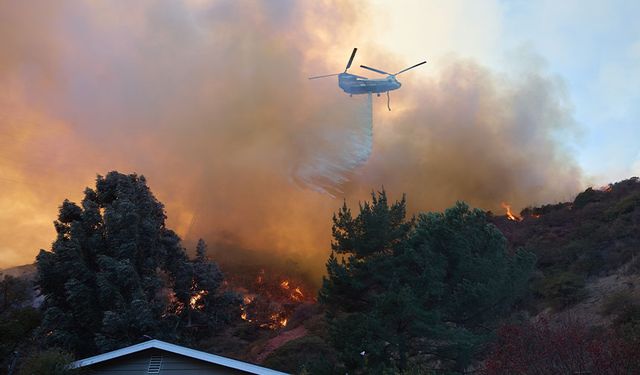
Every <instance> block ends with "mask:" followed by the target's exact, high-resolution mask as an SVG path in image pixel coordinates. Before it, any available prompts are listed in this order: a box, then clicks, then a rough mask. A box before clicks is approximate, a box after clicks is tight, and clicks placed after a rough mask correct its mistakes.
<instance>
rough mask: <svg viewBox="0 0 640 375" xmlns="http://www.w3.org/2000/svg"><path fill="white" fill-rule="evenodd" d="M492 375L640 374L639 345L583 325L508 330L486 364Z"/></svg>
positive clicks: (527, 326) (530, 324)
mask: <svg viewBox="0 0 640 375" xmlns="http://www.w3.org/2000/svg"><path fill="white" fill-rule="evenodd" d="M486 372H487V375H494V374H495V375H502V374H526V375H547V374H549V375H550V374H601V375H617V374H620V375H622V374H629V375H631V374H637V373H639V372H640V346H639V345H638V342H637V341H636V342H634V341H629V340H624V339H623V338H621V337H620V336H619V335H616V334H615V332H612V331H602V330H600V331H598V330H594V329H590V328H589V327H588V326H587V325H585V324H584V323H582V322H579V321H566V320H565V321H562V322H560V323H556V324H550V323H549V322H548V321H547V320H545V319H540V320H538V321H534V322H526V323H522V324H512V325H505V326H503V327H501V328H500V330H499V331H498V340H497V342H496V343H495V345H494V346H493V350H492V352H491V354H490V355H489V357H488V358H487V361H486Z"/></svg>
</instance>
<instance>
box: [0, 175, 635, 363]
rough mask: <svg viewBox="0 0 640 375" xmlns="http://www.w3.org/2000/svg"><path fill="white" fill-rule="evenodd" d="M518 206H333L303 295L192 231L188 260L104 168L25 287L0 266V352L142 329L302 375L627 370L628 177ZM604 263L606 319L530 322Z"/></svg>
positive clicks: (158, 216)
mask: <svg viewBox="0 0 640 375" xmlns="http://www.w3.org/2000/svg"><path fill="white" fill-rule="evenodd" d="M521 216H522V217H523V219H522V220H521V221H513V220H508V219H507V218H506V217H502V216H495V215H493V214H491V213H487V212H484V211H481V210H477V209H471V208H469V207H468V206H467V205H466V204H464V203H457V204H456V205H454V206H453V207H451V208H449V209H447V210H445V211H444V212H442V213H421V214H418V215H417V216H416V217H411V218H409V217H407V215H406V201H405V199H404V197H403V198H402V199H401V200H400V201H396V202H393V203H390V202H389V201H388V199H387V196H386V193H385V192H384V191H382V192H379V193H375V194H372V196H371V201H370V202H364V203H362V204H361V205H360V206H359V207H358V211H357V213H352V211H351V210H350V209H349V208H348V207H347V205H346V202H345V204H344V205H343V207H342V208H341V209H340V210H339V211H338V212H337V213H336V215H335V216H334V218H333V241H332V247H331V248H332V252H331V254H330V256H329V259H328V261H327V264H326V267H327V275H326V277H325V278H324V279H323V284H322V287H321V289H320V291H319V295H318V301H319V302H320V303H318V304H316V303H315V302H314V300H313V296H309V293H308V290H307V289H306V288H302V289H300V288H299V286H300V287H302V284H299V283H297V282H296V281H295V279H291V278H289V277H287V278H283V277H282V275H280V274H273V275H271V274H270V273H269V272H265V270H264V269H262V268H261V266H260V265H258V266H255V267H254V268H256V267H257V268H256V269H255V270H253V271H252V272H236V273H235V274H232V275H231V276H232V277H230V278H227V279H223V274H222V272H221V271H220V269H219V268H218V266H217V264H216V263H214V262H212V261H210V260H209V259H208V257H207V245H206V244H205V243H204V241H202V240H201V241H199V242H198V245H197V248H196V251H195V252H196V255H195V257H194V258H193V259H190V258H189V257H188V256H187V255H186V251H185V249H184V248H183V247H182V245H181V240H180V238H179V237H178V236H177V235H176V234H175V233H174V232H173V231H171V230H170V229H168V228H167V227H166V226H165V219H166V216H165V212H164V207H163V205H162V204H161V203H160V202H159V201H158V200H157V199H156V198H155V197H154V196H153V194H152V193H151V191H150V190H149V188H148V187H147V185H146V181H145V179H144V177H141V176H137V175H123V174H120V173H117V172H111V173H109V174H108V175H107V176H106V177H101V176H98V178H97V181H96V186H95V188H93V189H87V190H86V191H85V194H84V199H83V200H82V201H81V202H80V204H75V203H72V202H69V201H64V202H63V204H62V205H61V207H60V210H59V215H58V220H57V221H56V222H55V228H56V231H57V237H56V240H55V242H54V243H53V245H52V248H51V249H50V251H44V250H43V251H41V252H40V254H39V255H38V257H37V260H36V265H37V277H36V284H35V285H34V282H33V281H32V280H30V279H28V278H24V277H20V278H16V277H11V276H4V278H2V279H1V280H0V358H2V363H0V365H2V367H3V368H11V369H12V371H13V373H14V374H15V373H20V374H32V373H38V374H41V373H42V374H67V373H73V372H72V371H71V370H69V369H68V368H67V367H66V364H68V363H69V362H70V361H72V360H73V359H74V358H78V357H85V356H89V355H93V354H96V353H100V352H104V351H107V350H111V349H115V348H118V347H123V346H126V345H130V344H133V343H136V342H140V341H144V340H147V339H148V338H149V337H153V338H158V339H163V340H167V341H171V342H176V343H180V344H185V345H188V346H192V347H198V348H200V349H203V350H208V351H212V352H215V353H216V354H222V355H228V356H235V357H238V358H241V359H245V360H249V361H255V360H256V358H258V359H261V360H262V359H263V360H264V361H263V364H264V365H265V366H268V367H272V368H276V369H279V370H283V371H287V372H291V373H300V374H341V373H342V374H343V373H345V372H348V373H350V374H365V373H366V374H405V375H409V374H461V373H464V371H466V370H469V369H470V368H472V369H474V371H475V372H481V371H485V372H486V373H487V374H488V375H492V374H512V373H513V374H526V375H538V374H555V373H580V372H582V373H593V374H632V373H640V357H639V356H638V354H637V353H640V300H639V299H638V296H637V293H636V292H635V290H634V289H633V285H634V284H633V283H634V280H636V279H635V276H634V275H636V274H638V273H639V272H640V257H638V254H637V249H638V248H640V231H638V227H639V225H640V180H638V179H637V178H633V179H630V180H627V181H622V182H619V183H616V184H613V185H610V186H608V187H607V188H603V189H600V190H598V189H587V190H586V191H584V192H583V193H580V194H579V195H578V196H577V197H576V199H575V200H574V201H573V202H569V203H559V204H554V205H546V206H542V207H535V208H527V209H525V210H523V211H522V212H521ZM536 259H537V263H536ZM534 263H536V264H535V266H536V267H537V268H534ZM614 272H615V273H616V274H618V275H623V276H624V278H625V280H627V281H625V283H627V284H628V285H627V284H625V287H621V288H617V290H619V292H613V293H611V294H610V295H608V296H606V297H605V298H604V299H603V302H602V303H601V304H599V305H598V306H596V307H595V308H594V309H595V312H596V315H597V314H598V313H599V314H601V317H600V319H603V320H604V321H606V322H608V323H610V324H609V325H608V326H605V327H601V328H594V327H589V326H587V325H586V324H584V323H582V322H579V321H568V320H562V319H560V320H558V318H557V317H558V316H559V315H555V318H553V317H554V315H552V316H551V317H552V318H553V319H552V318H549V319H548V320H547V319H544V318H542V319H540V312H541V311H542V310H545V311H547V312H548V311H551V314H556V313H557V312H560V311H562V310H564V309H566V308H568V307H571V306H572V305H575V304H576V303H579V302H582V301H585V304H589V303H591V302H590V301H592V300H593V299H592V298H590V299H588V300H585V298H586V297H588V296H587V292H586V290H587V288H586V286H587V285H590V283H591V282H592V281H593V279H594V278H597V277H600V276H605V275H608V274H611V273H614ZM607 280H608V279H607ZM239 281H242V282H245V284H247V285H249V284H251V285H252V286H251V287H247V289H244V290H243V294H244V297H245V300H244V302H243V301H242V299H240V298H239V296H238V295H236V294H234V293H231V292H229V291H228V290H230V288H229V286H228V285H230V284H231V285H244V284H243V283H242V282H239ZM34 287H37V288H39V291H40V292H41V293H42V296H43V297H44V302H43V304H42V306H41V307H40V308H36V307H33V306H36V305H34V301H36V300H34V298H35V296H34ZM589 290H594V289H593V288H591V286H590V288H589ZM607 290H611V289H607ZM613 290H615V289H613ZM37 301H39V300H37ZM547 307H552V308H553V309H551V310H548V309H546V308H547ZM523 309H524V310H526V311H525V312H524V313H523V311H522V310H523ZM529 314H532V315H534V316H536V315H537V317H535V318H529V316H530V315H529ZM241 317H242V319H243V320H241ZM517 318H520V319H521V321H520V322H519V323H505V322H513V321H514V320H516V321H517V320H518V319H517ZM294 329H295V330H296V331H295V334H294V335H290V336H287V335H286V334H283V335H282V336H279V335H280V333H286V331H287V330H294ZM43 337H44V340H42V338H43ZM274 343H277V344H274ZM265 348H268V350H265ZM481 364H486V367H485V368H482V367H483V366H481Z"/></svg>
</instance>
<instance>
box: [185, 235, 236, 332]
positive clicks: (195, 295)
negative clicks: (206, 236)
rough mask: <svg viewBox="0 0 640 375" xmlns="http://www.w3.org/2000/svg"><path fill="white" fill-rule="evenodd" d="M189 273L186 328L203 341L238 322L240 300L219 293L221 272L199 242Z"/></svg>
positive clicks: (205, 247) (203, 244) (202, 243)
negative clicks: (189, 294)
mask: <svg viewBox="0 0 640 375" xmlns="http://www.w3.org/2000/svg"><path fill="white" fill-rule="evenodd" d="M192 270H193V276H192V280H191V296H190V300H189V307H190V308H189V309H188V312H187V320H188V323H187V326H189V327H193V328H194V332H195V333H196V335H195V337H196V338H198V337H200V338H204V337H208V336H211V335H212V334H215V333H216V332H217V331H219V330H220V329H221V328H222V327H224V326H225V325H226V324H227V323H229V322H230V321H232V320H234V318H235V319H237V318H238V316H239V314H240V312H239V310H238V307H239V306H240V305H241V304H242V299H241V298H240V297H239V296H238V295H237V294H235V293H232V292H220V288H221V285H222V281H223V275H222V272H221V271H220V269H219V268H218V265H217V264H216V263H214V262H212V261H211V260H209V259H208V258H207V245H206V243H205V242H204V240H202V239H200V240H199V241H198V244H197V246H196V257H195V259H194V260H193V261H192Z"/></svg>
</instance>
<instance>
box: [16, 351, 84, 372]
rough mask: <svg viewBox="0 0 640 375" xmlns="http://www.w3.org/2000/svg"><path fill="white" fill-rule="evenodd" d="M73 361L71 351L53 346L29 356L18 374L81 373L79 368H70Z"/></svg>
mask: <svg viewBox="0 0 640 375" xmlns="http://www.w3.org/2000/svg"><path fill="white" fill-rule="evenodd" d="M71 362H73V355H72V354H71V353H68V352H65V351H63V350H60V349H58V348H52V349H48V350H45V351H43V352H39V353H36V354H34V355H33V356H31V357H29V358H28V359H27V360H26V362H25V363H24V364H23V366H22V368H21V369H20V371H19V372H18V375H80V374H81V372H80V371H79V370H76V369H70V368H69V364H70V363H71Z"/></svg>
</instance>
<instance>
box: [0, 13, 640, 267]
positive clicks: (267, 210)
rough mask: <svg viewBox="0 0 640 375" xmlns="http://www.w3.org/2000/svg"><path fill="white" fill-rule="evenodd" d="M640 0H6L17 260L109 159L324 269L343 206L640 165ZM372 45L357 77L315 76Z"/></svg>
mask: <svg viewBox="0 0 640 375" xmlns="http://www.w3.org/2000/svg"><path fill="white" fill-rule="evenodd" d="M638 11H640V5H636V2H624V1H617V2H616V1H609V2H602V1H601V2H596V1H563V2H561V3H560V4H557V3H555V2H551V1H548V2H547V1H537V2H527V1H490V0H485V1H447V2H441V1H418V0H416V1H409V0H405V1H393V2H391V1H382V0H370V1H337V0H336V1H331V0H326V1H292V0H279V1H268V2H258V1H250V0H246V1H243V0H238V1H230V0H184V1H168V0H166V1H165V0H160V1H151V0H149V1H145V0H141V1H137V2H130V1H124V0H114V1H109V2H89V1H70V0H69V1H62V2H59V3H56V4H55V6H54V5H51V3H50V2H48V1H41V2H39V1H34V2H14V1H9V0H0V85H2V87H3V90H2V92H0V192H1V193H2V194H0V268H4V267H10V266H14V265H19V264H24V263H30V262H32V261H33V259H34V256H35V255H36V254H37V252H38V251H39V249H41V248H42V249H49V248H50V244H51V242H52V241H53V240H54V239H55V232H54V229H53V225H52V222H53V221H54V220H55V218H56V211H57V207H58V206H59V205H60V204H61V202H62V201H63V200H64V199H65V198H68V199H71V200H74V201H80V200H81V199H82V192H83V190H84V189H85V187H91V186H93V184H94V180H95V177H96V175H97V174H100V175H105V174H106V173H108V172H109V171H111V170H118V171H121V172H123V173H138V174H143V175H145V176H146V177H147V181H148V183H149V185H150V188H151V190H152V191H153V192H154V194H155V195H156V196H157V197H158V199H160V201H162V202H163V203H165V206H166V211H167V216H168V225H169V226H170V227H171V228H174V229H175V230H176V231H177V232H178V234H179V235H181V236H182V237H183V238H184V239H185V246H187V247H189V248H190V247H192V245H193V243H194V242H195V241H196V240H197V239H198V238H199V237H202V238H204V239H205V240H206V241H207V242H208V243H209V247H210V249H213V250H214V253H215V255H216V256H217V257H218V259H220V260H223V261H224V260H226V261H228V262H234V261H235V262H246V261H247V259H251V261H253V262H258V263H259V262H276V263H282V264H285V263H286V264H295V265H296V267H300V268H301V269H302V270H303V271H307V272H308V273H309V274H311V275H319V274H321V273H322V269H323V265H324V262H325V260H326V257H327V256H328V252H329V249H330V246H329V244H330V233H331V215H332V213H333V212H335V211H336V210H337V209H338V208H339V207H340V206H341V205H342V203H343V201H346V202H347V203H348V205H350V206H351V207H353V208H357V204H358V202H361V201H363V200H366V199H367V197H368V196H369V194H370V193H371V191H373V190H379V189H382V188H383V187H384V188H385V189H386V190H387V192H388V193H389V194H390V196H391V198H392V199H398V198H399V197H400V196H401V195H402V194H403V193H406V194H407V200H408V204H409V208H410V211H411V213H417V212H423V211H429V210H442V209H444V208H446V207H449V206H451V205H452V204H453V203H454V202H455V201H456V200H465V201H467V202H469V203H470V204H471V205H472V206H474V207H480V208H482V209H486V210H493V211H495V212H498V213H502V212H503V208H502V203H503V202H507V203H509V204H511V205H513V206H514V208H515V209H516V210H519V209H521V208H524V207H526V206H529V205H540V204H546V203H555V202H559V201H567V200H571V199H573V197H574V196H575V195H576V194H577V193H578V192H579V191H580V190H581V189H584V188H585V187H587V186H596V187H599V186H602V185H605V184H607V183H609V182H614V181H617V180H620V179H625V178H629V177H631V176H634V175H636V176H637V175H640V146H639V145H638V142H637V141H636V140H637V139H640V127H639V126H637V125H638V124H637V121H638V119H640V109H638V106H635V105H634V104H635V103H637V102H638V99H639V98H640V64H638V62H640V61H639V60H640V32H639V31H640V26H637V25H636V23H634V22H633V19H632V18H633V15H634V14H638V13H639V12H638ZM353 47H358V54H357V56H356V59H355V61H354V66H353V67H352V68H351V70H350V72H352V73H355V74H362V75H366V76H369V77H375V76H376V74H375V73H372V72H367V71H365V70H362V69H360V68H358V65H360V64H366V65H369V66H373V67H376V68H379V69H383V70H387V71H399V70H401V69H403V68H405V67H407V66H410V65H413V64H415V63H417V62H420V61H422V60H425V59H426V60H427V61H428V63H427V64H426V65H423V66H421V67H419V68H416V69H414V70H412V71H410V72H407V73H404V74H402V75H400V76H398V78H399V80H400V81H401V82H402V83H403V86H402V88H401V89H400V90H398V91H394V92H392V93H391V107H392V111H388V110H387V108H386V104H387V103H386V97H384V96H383V97H380V98H377V97H374V98H373V122H371V121H370V118H369V115H368V114H367V113H368V111H369V110H370V109H369V107H368V106H367V102H366V100H365V98H363V97H358V96H354V97H349V96H348V95H346V94H344V93H343V92H341V91H340V90H339V88H338V87H337V84H336V81H335V79H333V78H331V79H325V80H315V81H309V80H307V79H306V77H308V76H312V75H319V74H328V73H337V72H340V71H342V70H343V69H344V66H345V64H346V61H347V59H348V57H349V54H350V52H351V50H352V48H353Z"/></svg>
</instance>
